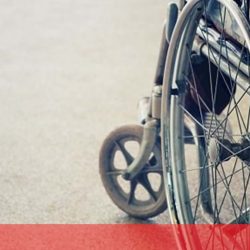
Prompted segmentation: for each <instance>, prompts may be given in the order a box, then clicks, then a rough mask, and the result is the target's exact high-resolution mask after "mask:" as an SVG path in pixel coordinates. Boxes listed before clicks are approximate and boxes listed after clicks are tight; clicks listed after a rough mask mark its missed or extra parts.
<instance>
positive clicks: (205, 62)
mask: <svg viewBox="0 0 250 250" xmlns="http://www.w3.org/2000/svg"><path fill="white" fill-rule="evenodd" d="M249 5H250V2H249V1H248V0H247V1H246V0H242V1H241V0H237V1H234V0H188V1H184V0H179V1H174V0H173V1H171V3H169V5H168V11H167V17H166V21H165V23H164V26H163V32H162V42H161V47H160V53H159V59H158V64H157V69H156V75H155V81H154V85H153V88H152V93H151V96H150V97H145V98H143V99H142V100H141V101H140V102H139V113H140V117H139V120H140V124H138V125H125V126H122V127H120V128H118V129H115V130H114V131H112V132H111V133H110V134H109V135H108V136H107V138H106V139H105V141H104V142H103V145H102V147H101V150H100V156H99V171H100V175H101V178H102V181H103V184H104V187H105V189H106V191H107V193H108V195H109V196H110V198H111V199H112V201H113V202H114V203H115V204H116V205H117V206H118V207H119V208H120V209H122V210H123V211H125V212H126V213H127V214H129V215H131V216H133V217H136V218H140V219H147V218H150V217H154V216H157V215H159V214H160V213H162V212H163V211H164V210H165V209H167V208H168V210H169V215H170V218H171V222H172V223H173V224H204V223H205V224H212V225H213V224H225V225H229V224H249V221H250V190H249V181H250V97H249V95H250V53H249V51H250V26H249V8H250V6H249Z"/></svg>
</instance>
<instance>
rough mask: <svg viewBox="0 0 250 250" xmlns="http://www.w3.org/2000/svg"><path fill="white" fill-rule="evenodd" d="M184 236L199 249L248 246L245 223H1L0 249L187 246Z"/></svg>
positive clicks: (148, 249) (249, 238) (140, 249)
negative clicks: (181, 224)
mask: <svg viewBox="0 0 250 250" xmlns="http://www.w3.org/2000/svg"><path fill="white" fill-rule="evenodd" d="M174 229H175V230H174ZM174 232H178V233H177V235H179V236H181V235H182V233H183V232H184V233H186V234H184V235H182V237H180V238H179V240H178V241H176V238H175V233H174ZM185 237H188V238H189V239H190V240H191V242H192V244H194V245H195V246H196V247H198V248H199V249H250V243H249V241H250V226H244V225H234V226H228V227H225V226H222V225H218V226H215V227H211V226H209V225H198V226H194V225H183V226H172V225H144V224H129V225H124V224H117V225H87V224H85V225H45V224H43V225H0V249H1V250H28V249H29V250H30V249H32V250H33V249H34V250H48V249H51V250H57V249H58V250H59V249H60V250H66V249H67V250H68V249H72V250H80V249H81V250H83V249H84V250H85V249H93V250H95V249H98V250H99V249H104V250H105V249H109V250H113V249H114V250H116V249H128V250H137V249H138V250H144V249H145V250H151V249H152V250H155V249H159V250H161V249H162V250H163V249H164V250H166V249H177V247H178V246H181V248H182V249H185V248H187V249H188V248H189V247H190V246H188V245H187V244H186V242H185V241H184V238H185ZM181 238H182V239H183V241H181ZM194 245H192V246H191V249H194Z"/></svg>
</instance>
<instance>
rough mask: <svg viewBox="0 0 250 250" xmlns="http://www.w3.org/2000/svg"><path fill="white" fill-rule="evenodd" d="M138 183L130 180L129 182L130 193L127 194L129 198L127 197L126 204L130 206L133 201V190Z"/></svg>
mask: <svg viewBox="0 0 250 250" xmlns="http://www.w3.org/2000/svg"><path fill="white" fill-rule="evenodd" d="M137 184H138V182H137V181H135V180H132V181H131V182H130V192H129V197H128V204H129V205H130V204H131V203H132V202H133V200H134V199H135V190H136V187H137Z"/></svg>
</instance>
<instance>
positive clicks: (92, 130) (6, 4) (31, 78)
mask: <svg viewBox="0 0 250 250" xmlns="http://www.w3.org/2000/svg"><path fill="white" fill-rule="evenodd" d="M165 6H166V1H162V0H137V1H134V0H126V1H124V0H105V1H103V0H92V1H91V0H60V1H59V0H50V1H49V0H44V1H40V0H32V1H31V0H22V1H17V0H11V1H10V0H8V1H7V0H1V2H0V16H1V18H0V30H1V39H0V114H1V116H0V141H1V144H0V221H1V223H124V222H125V223H137V222H140V223H148V222H149V223H159V222H160V223H166V222H169V219H168V214H167V213H165V214H163V215H161V216H159V217H158V218H156V219H154V220H151V221H148V222H142V221H137V220H134V219H131V218H129V217H127V216H126V215H125V214H124V213H123V212H122V211H120V210H119V209H118V208H116V207H115V206H114V205H113V204H112V202H111V201H110V199H109V198H108V196H107V195H106V193H105V191H104V189H103V187H102V184H101V181H100V178H99V173H98V153H99V149H100V146H101V143H102V141H103V140H104V138H105V136H106V135H107V134H108V133H109V132H110V131H111V130H112V129H113V128H115V127H117V126H120V125H124V124H129V123H135V122H136V104H137V101H138V99H140V97H142V96H145V95H148V94H149V93H150V91H151V86H152V81H153V78H154V70H155V66H156V62H157V54H158V49H159V43H160V36H161V28H162V21H163V20H164V15H165Z"/></svg>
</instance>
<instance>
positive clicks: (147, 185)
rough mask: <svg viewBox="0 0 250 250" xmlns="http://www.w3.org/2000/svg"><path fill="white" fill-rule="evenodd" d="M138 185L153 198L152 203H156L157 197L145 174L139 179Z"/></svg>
mask: <svg viewBox="0 0 250 250" xmlns="http://www.w3.org/2000/svg"><path fill="white" fill-rule="evenodd" d="M139 183H140V184H141V185H142V186H143V187H144V188H145V189H146V190H147V191H148V193H149V194H150V196H151V197H152V198H153V200H154V201H157V196H156V193H155V191H154V190H153V188H152V186H151V184H150V182H149V180H148V177H147V175H146V174H143V175H142V176H141V177H140V178H139Z"/></svg>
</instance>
